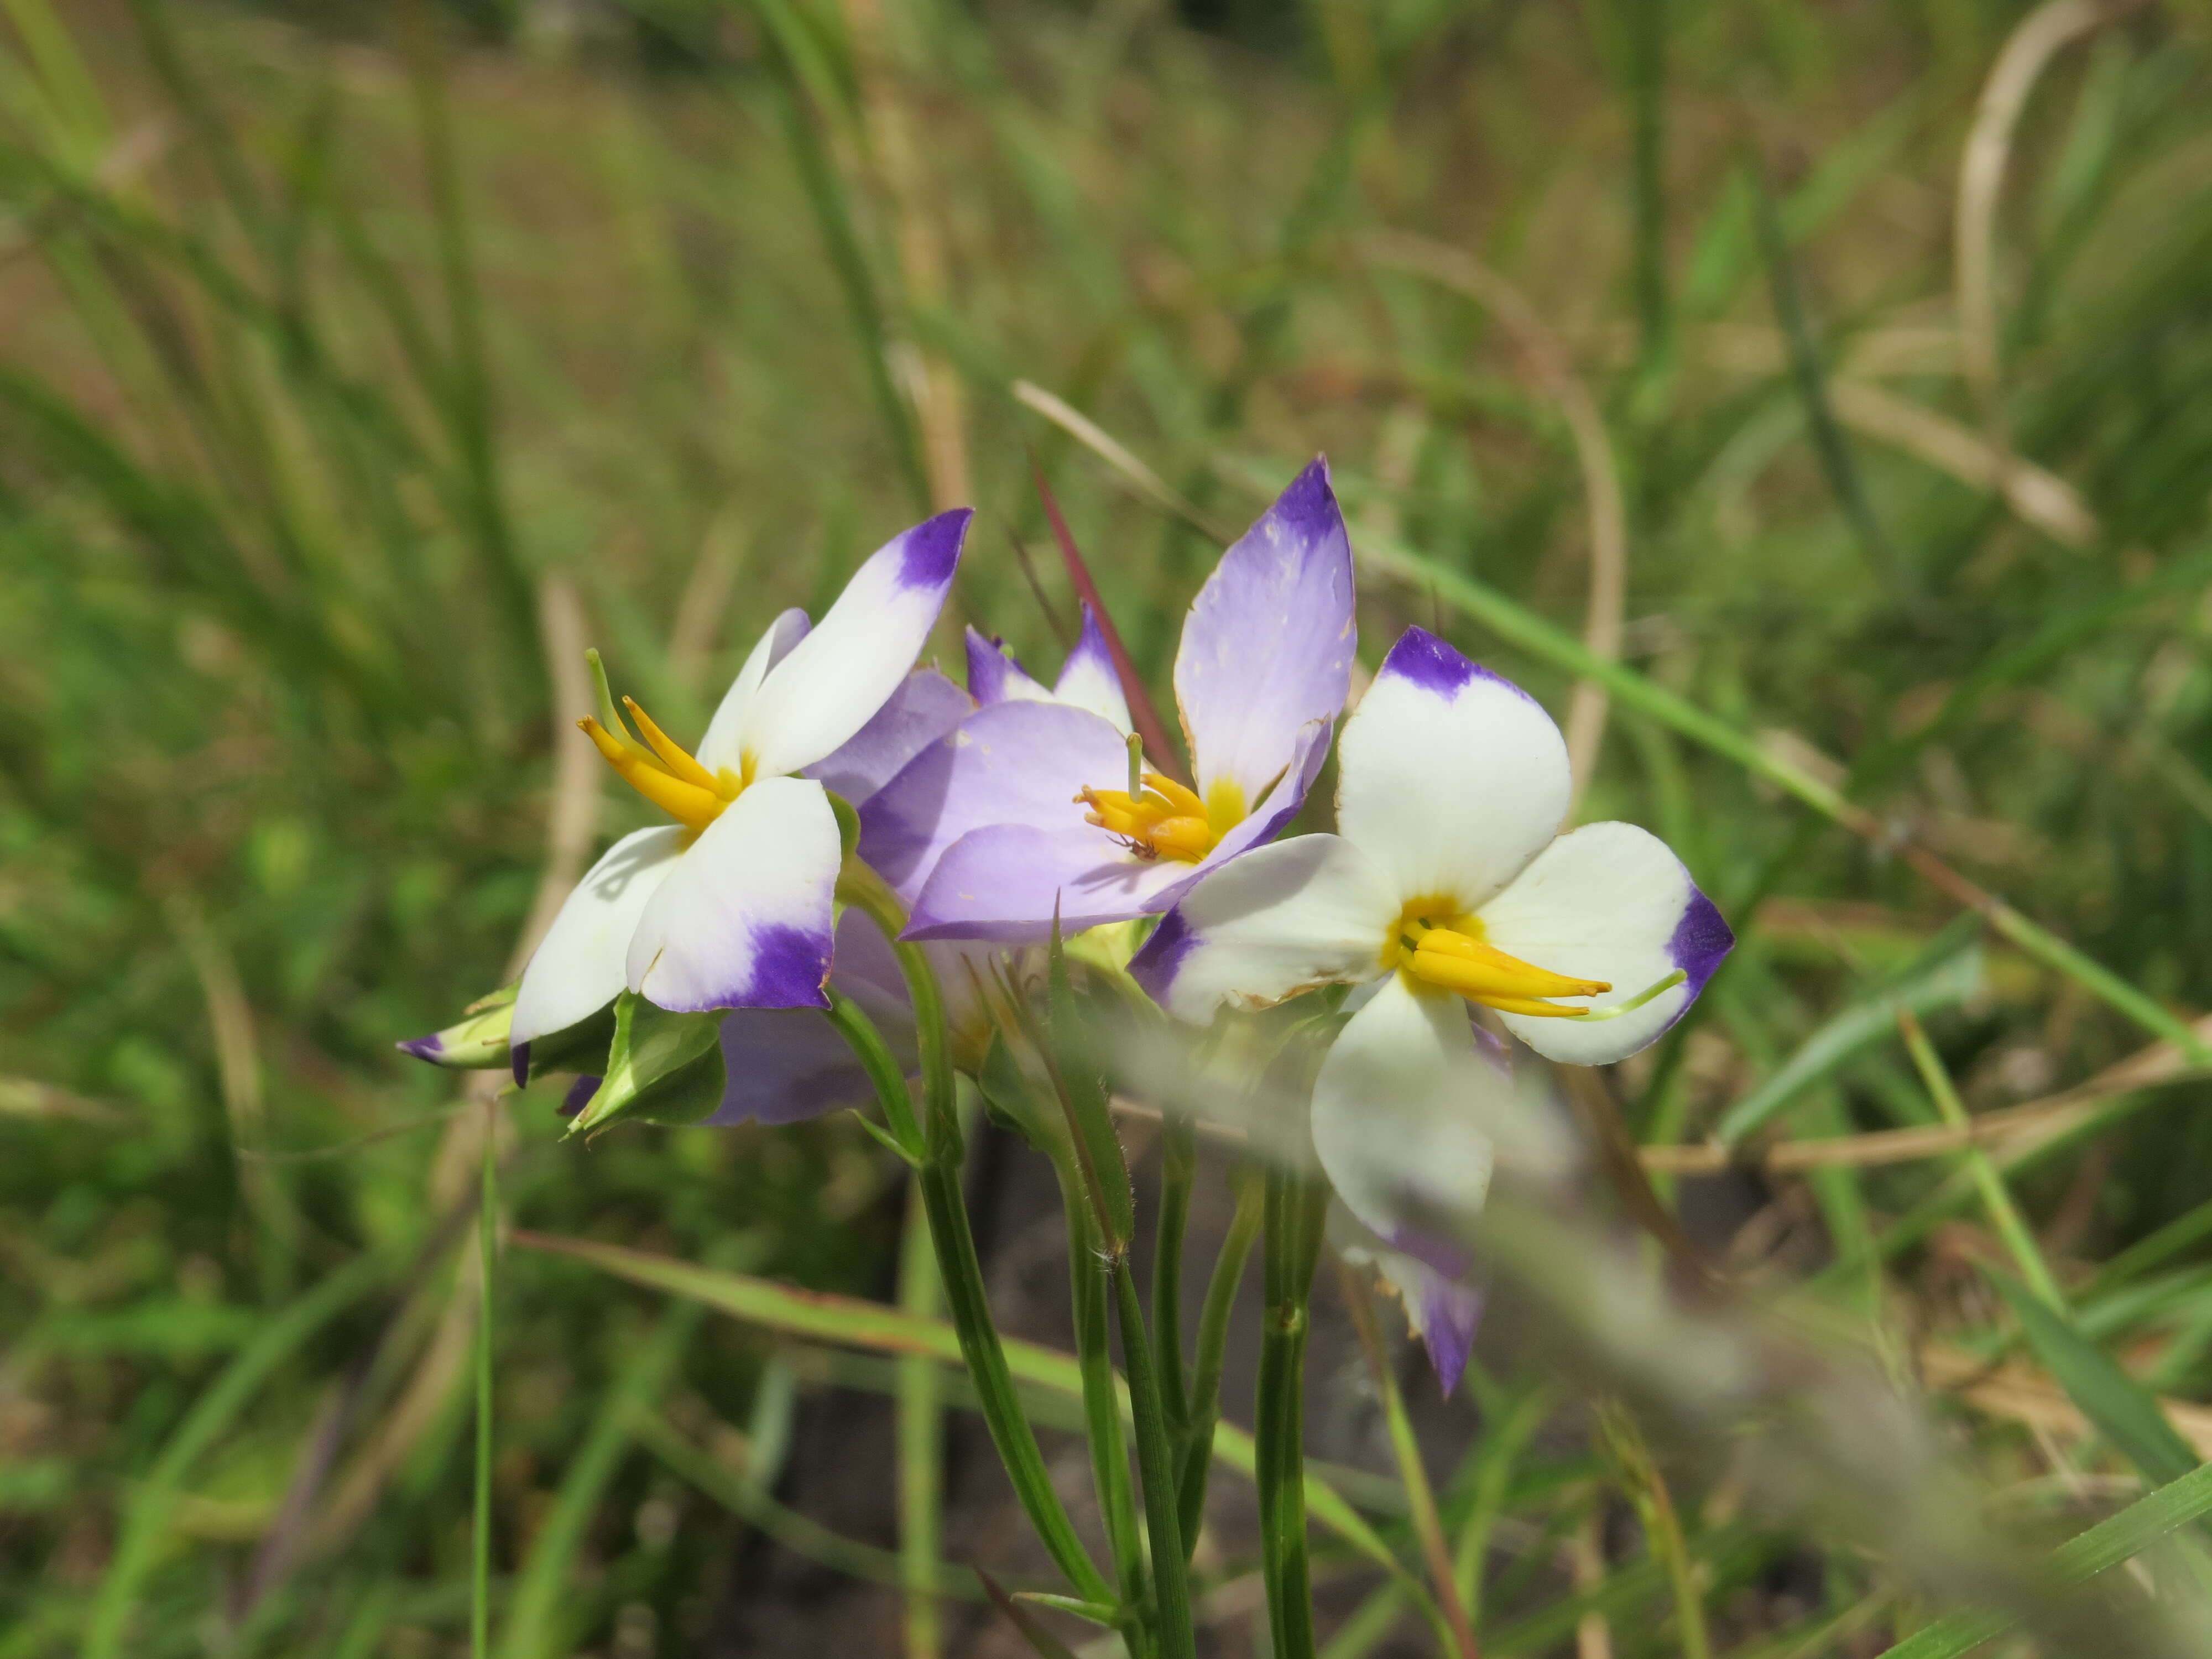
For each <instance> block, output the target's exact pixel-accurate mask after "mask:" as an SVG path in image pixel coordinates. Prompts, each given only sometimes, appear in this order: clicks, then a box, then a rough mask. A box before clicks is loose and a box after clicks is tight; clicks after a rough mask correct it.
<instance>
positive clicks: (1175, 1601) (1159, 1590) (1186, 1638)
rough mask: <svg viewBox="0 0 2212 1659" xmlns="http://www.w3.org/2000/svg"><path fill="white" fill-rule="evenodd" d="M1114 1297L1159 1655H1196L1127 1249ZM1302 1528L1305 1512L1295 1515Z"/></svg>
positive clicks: (1171, 1658) (1153, 1372)
mask: <svg viewBox="0 0 2212 1659" xmlns="http://www.w3.org/2000/svg"><path fill="white" fill-rule="evenodd" d="M1113 1271H1114V1302H1115V1309H1116V1310H1117V1311H1118V1312H1119V1314H1120V1315H1121V1363H1122V1364H1124V1365H1125V1366H1127V1369H1128V1372H1129V1409H1130V1414H1131V1415H1132V1417H1133V1418H1134V1419H1135V1421H1136V1427H1137V1473H1138V1474H1139V1475H1140V1476H1141V1477H1142V1478H1143V1480H1144V1483H1145V1530H1146V1533H1147V1534H1149V1535H1150V1537H1151V1539H1152V1604H1153V1606H1154V1607H1155V1608H1156V1609H1157V1610H1158V1614H1159V1638H1160V1656H1161V1659H1196V1655H1197V1652H1198V1640H1197V1636H1196V1634H1195V1632H1194V1631H1193V1629H1192V1626H1191V1622H1190V1582H1189V1568H1188V1565H1186V1558H1185V1556H1184V1553H1183V1547H1182V1524H1181V1522H1180V1521H1179V1520H1178V1518H1177V1516H1176V1478H1175V1456H1174V1453H1173V1451H1172V1450H1171V1449H1170V1446H1169V1443H1168V1424H1167V1413H1166V1411H1165V1408H1164V1405H1163V1403H1162V1401H1161V1397H1160V1379H1159V1373H1158V1370H1157V1369H1156V1368H1155V1367H1154V1366H1153V1364H1152V1344H1151V1343H1150V1342H1149V1341H1147V1340H1146V1336H1145V1311H1144V1309H1143V1308H1142V1306H1140V1305H1139V1303H1138V1301H1137V1276H1136V1274H1135V1273H1133V1271H1132V1270H1131V1269H1130V1267H1129V1257H1128V1254H1127V1252H1126V1251H1123V1252H1121V1253H1119V1254H1117V1255H1115V1257H1114V1263H1113ZM1299 1523H1300V1526H1301V1528H1303V1527H1304V1516H1303V1515H1302V1516H1300V1517H1299Z"/></svg>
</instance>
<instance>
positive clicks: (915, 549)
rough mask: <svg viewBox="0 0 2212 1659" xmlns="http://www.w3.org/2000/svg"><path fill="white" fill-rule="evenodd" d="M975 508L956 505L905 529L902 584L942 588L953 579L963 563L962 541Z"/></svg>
mask: <svg viewBox="0 0 2212 1659" xmlns="http://www.w3.org/2000/svg"><path fill="white" fill-rule="evenodd" d="M974 517H975V509H974V508H972V507H955V508H953V509H952V511H951V512H950V513H939V514H938V515H937V516H936V517H935V518H933V519H925V520H922V522H921V523H920V524H918V525H916V526H915V527H914V528H913V529H911V530H909V531H908V532H906V545H905V546H904V548H902V550H901V552H900V558H899V583H900V585H901V586H905V587H921V588H929V587H943V586H945V585H946V584H947V583H949V582H951V580H952V572H953V570H954V568H956V567H957V566H958V564H959V562H960V544H962V543H963V541H965V540H966V539H967V536H968V523H969V520H971V519H973V518H974Z"/></svg>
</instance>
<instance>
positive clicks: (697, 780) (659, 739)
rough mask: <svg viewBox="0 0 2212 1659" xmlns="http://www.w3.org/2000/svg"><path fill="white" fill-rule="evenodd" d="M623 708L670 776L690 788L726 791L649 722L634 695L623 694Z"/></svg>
mask: <svg viewBox="0 0 2212 1659" xmlns="http://www.w3.org/2000/svg"><path fill="white" fill-rule="evenodd" d="M623 708H627V709H629V717H630V719H632V720H635V721H636V722H637V729H638V730H639V731H641V732H643V733H645V740H646V742H647V743H648V744H651V745H652V746H653V753H654V754H656V755H658V756H659V757H660V763H661V764H662V765H663V766H665V767H666V768H667V769H668V770H669V771H670V772H671V774H672V775H674V776H676V777H677V778H678V779H679V780H680V781H683V782H685V783H688V784H690V785H691V786H692V787H694V788H698V789H704V790H705V791H707V793H709V794H713V795H720V794H724V793H726V791H725V790H724V788H723V787H722V785H721V783H720V780H718V779H717V778H716V777H715V776H714V774H713V773H712V772H709V771H708V769H706V768H705V767H703V766H702V765H700V764H699V763H698V762H697V761H696V760H693V759H692V758H691V756H690V751H689V750H686V749H685V748H684V745H683V744H680V743H678V742H677V741H676V739H675V738H671V737H670V736H669V735H668V733H666V732H664V731H662V730H661V729H660V728H659V726H656V725H654V724H653V716H652V715H650V714H647V713H646V712H645V710H643V709H642V708H639V707H638V706H637V699H636V698H635V697H624V698H623Z"/></svg>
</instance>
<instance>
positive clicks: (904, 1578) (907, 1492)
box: [896, 1193, 945, 1659]
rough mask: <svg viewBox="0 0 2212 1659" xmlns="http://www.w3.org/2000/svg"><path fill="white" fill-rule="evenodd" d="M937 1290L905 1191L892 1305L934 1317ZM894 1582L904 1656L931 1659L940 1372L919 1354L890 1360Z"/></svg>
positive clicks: (935, 1650) (922, 1217)
mask: <svg viewBox="0 0 2212 1659" xmlns="http://www.w3.org/2000/svg"><path fill="white" fill-rule="evenodd" d="M944 1300H945V1297H944V1288H943V1286H942V1285H941V1284H940V1283H939V1279H938V1275H937V1259H936V1257H935V1256H934V1255H933V1254H932V1253H931V1249H930V1243H929V1222H928V1216H927V1212H926V1211H925V1210H924V1209H923V1207H922V1203H921V1195H920V1194H918V1193H915V1194H910V1195H909V1198H908V1205H907V1213H906V1228H905V1231H904V1233H903V1235H902V1237H901V1239H900V1242H899V1295H898V1304H899V1308H900V1310H901V1311H902V1312H904V1313H909V1314H914V1315H916V1316H920V1317H921V1318H924V1319H928V1318H934V1317H935V1316H936V1315H937V1313H938V1312H939V1309H940V1308H941V1307H942V1305H943V1303H944ZM897 1368H898V1369H897V1372H896V1376H897V1381H896V1389H897V1433H898V1511H899V1583H900V1584H901V1586H902V1588H903V1589H904V1590H905V1592H906V1607H905V1613H904V1619H903V1620H902V1633H903V1636H904V1638H905V1648H906V1659H937V1656H938V1654H939V1652H941V1651H942V1650H943V1646H944V1641H943V1635H944V1632H943V1623H942V1620H941V1618H940V1616H939V1610H938V1601H937V1595H938V1583H939V1580H940V1579H941V1578H942V1577H944V1571H943V1568H942V1566H941V1565H940V1564H939V1553H940V1551H939V1530H940V1527H939V1510H940V1509H941V1508H942V1505H943V1503H944V1498H945V1453H944V1420H945V1411H944V1376H943V1373H942V1372H941V1371H940V1370H939V1369H938V1365H937V1362H936V1361H935V1360H933V1359H931V1358H929V1357H928V1356H927V1355H926V1354H902V1355H901V1356H900V1357H899V1358H898V1361H897Z"/></svg>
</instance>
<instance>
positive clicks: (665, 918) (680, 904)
mask: <svg viewBox="0 0 2212 1659" xmlns="http://www.w3.org/2000/svg"><path fill="white" fill-rule="evenodd" d="M841 861H842V848H840V847H839V845H838V842H837V819H836V814H834V813H833V812H831V811H830V810H829V795H828V793H826V792H825V791H824V790H823V787H822V786H821V785H820V784H818V783H817V782H815V781H813V780H812V779H811V778H763V779H762V780H761V781H759V782H757V783H756V784H754V785H753V786H752V787H750V788H749V789H747V790H746V791H745V792H744V793H743V794H742V795H739V796H738V798H737V799H735V800H733V801H732V802H731V803H730V804H729V805H728V806H727V807H726V808H724V809H723V811H722V815H721V816H720V817H718V818H716V819H715V820H714V822H713V823H710V824H708V826H707V828H706V829H705V831H704V832H703V833H702V835H701V836H700V837H699V839H698V840H697V841H696V842H693V843H692V844H691V847H690V850H688V851H687V852H686V853H685V854H684V857H683V859H682V860H680V861H679V862H678V865H677V866H676V870H675V872H674V873H673V874H672V875H671V876H670V877H669V878H668V879H667V880H666V881H665V882H664V883H662V884H661V888H660V890H659V892H658V893H656V894H654V895H653V902H652V903H651V904H649V905H647V907H646V912H645V915H643V916H642V917H641V918H640V919H639V921H638V924H637V932H636V933H635V934H634V935H633V936H632V937H631V939H630V946H629V963H628V967H629V988H630V989H631V990H633V991H635V992H638V993H639V994H641V995H643V996H646V997H649V998H651V999H652V1000H653V1001H654V1002H656V1003H658V1004H659V1006H662V1007H663V1008H672V1009H677V1010H678V1011H681V1012H698V1011H700V1010H702V1009H708V1008H825V1007H827V1006H829V999H828V998H827V997H825V996H824V995H823V992H822V983H823V980H824V979H826V978H827V977H828V976H829V949H830V929H829V916H830V908H829V901H830V896H831V895H832V893H833V892H834V891H835V890H836V885H837V866H838V864H839V863H840V862H841Z"/></svg>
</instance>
